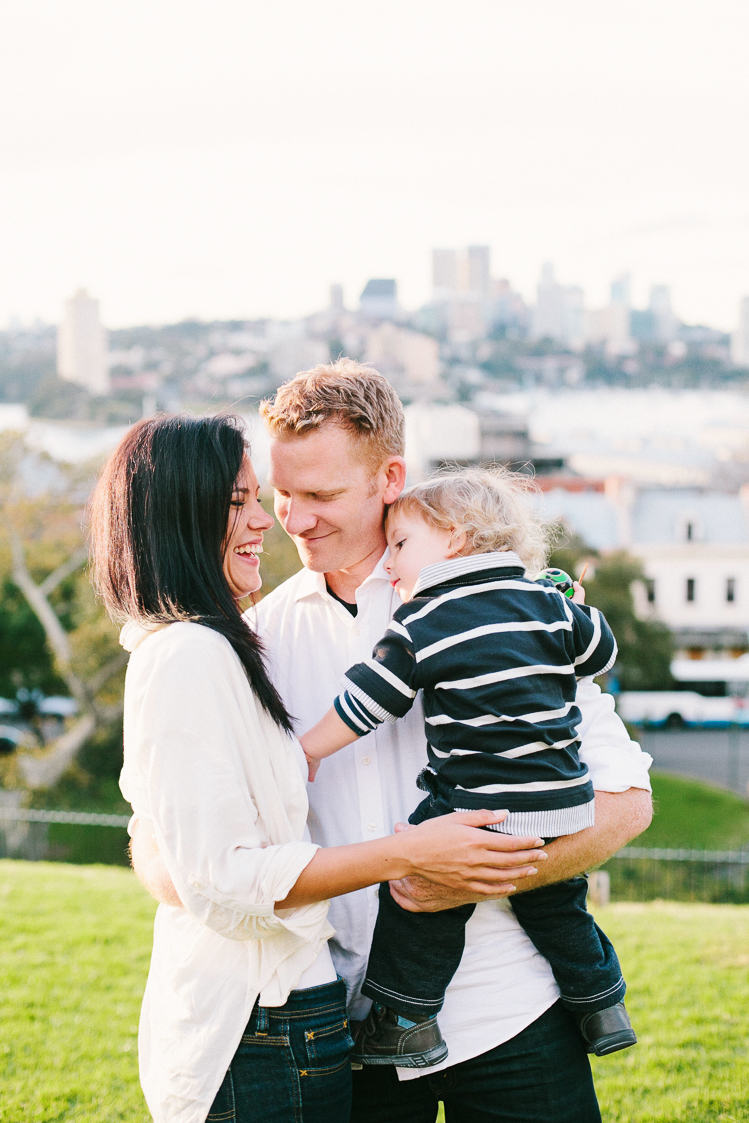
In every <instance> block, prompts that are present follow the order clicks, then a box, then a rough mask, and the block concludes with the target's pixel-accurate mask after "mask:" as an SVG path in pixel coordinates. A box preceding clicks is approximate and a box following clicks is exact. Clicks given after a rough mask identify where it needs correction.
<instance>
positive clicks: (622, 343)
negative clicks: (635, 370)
mask: <svg viewBox="0 0 749 1123" xmlns="http://www.w3.org/2000/svg"><path fill="white" fill-rule="evenodd" d="M585 337H586V341H587V342H588V343H592V344H600V343H604V344H605V345H606V350H607V352H608V353H609V354H610V355H629V354H632V353H633V352H634V351H636V350H637V344H636V343H635V341H634V340H633V339H632V305H631V298H630V278H629V274H626V273H625V274H624V275H623V276H621V277H617V279H616V280H615V281H612V283H611V300H610V301H609V303H608V304H607V305H606V307H605V308H596V309H594V310H592V311H590V312H588V313H587V314H586V317H585Z"/></svg>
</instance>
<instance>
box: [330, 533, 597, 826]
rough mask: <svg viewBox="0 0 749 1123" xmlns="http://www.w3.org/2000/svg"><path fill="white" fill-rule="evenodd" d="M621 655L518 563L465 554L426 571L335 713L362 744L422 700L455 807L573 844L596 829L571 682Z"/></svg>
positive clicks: (593, 618)
mask: <svg viewBox="0 0 749 1123" xmlns="http://www.w3.org/2000/svg"><path fill="white" fill-rule="evenodd" d="M616 653H617V652H616V641H615V639H614V637H613V635H612V633H611V629H610V628H609V626H608V624H607V623H606V621H605V619H604V618H603V616H602V615H601V613H600V612H598V610H597V609H595V608H590V607H588V606H586V605H579V604H573V603H572V602H571V601H570V600H568V599H567V598H566V597H564V596H563V595H562V594H561V593H560V592H558V591H557V589H556V588H555V587H554V586H553V585H552V584H551V583H550V582H535V581H530V580H528V579H527V578H526V577H525V570H524V567H523V565H522V562H521V561H520V558H519V557H518V556H517V554H514V553H511V552H510V551H503V552H500V553H491V554H472V555H470V556H469V557H465V558H455V559H452V560H450V561H445V562H440V563H439V564H437V565H431V566H427V567H426V568H425V569H423V570H422V571H421V573H420V574H419V579H418V581H417V584H416V587H415V589H414V593H413V597H412V599H411V600H410V601H409V602H408V603H407V604H404V605H402V607H400V608H399V609H398V610H397V612H396V613H395V615H394V617H393V619H392V621H391V623H390V626H389V628H388V630H387V632H386V633H385V635H384V636H383V638H382V639H381V640H380V642H379V643H378V644H377V645H376V647H375V649H374V652H373V653H372V658H371V659H367V660H366V661H365V662H363V663H357V665H356V666H354V667H352V668H351V669H350V670H349V671H348V672H347V673H346V676H345V679H344V681H343V687H344V689H343V692H342V693H341V694H340V695H339V697H338V698H337V699H336V701H335V708H336V711H337V712H338V714H339V716H340V717H341V718H342V719H343V721H345V722H346V724H347V725H348V726H349V727H350V728H351V729H352V730H353V731H354V732H355V733H357V734H359V735H360V736H361V735H363V734H365V733H368V732H370V730H372V729H374V728H375V726H377V725H378V724H379V723H380V722H383V721H397V720H398V718H401V717H403V716H404V715H405V714H406V713H407V712H408V710H409V709H410V708H411V706H412V705H413V701H414V698H415V697H416V694H417V692H418V691H419V690H421V691H423V702H424V714H425V719H426V737H427V742H428V753H429V763H430V768H431V770H432V771H433V772H434V773H435V774H436V776H437V777H438V781H437V783H438V786H439V790H440V791H441V792H443V793H447V798H448V801H449V802H450V805H451V806H452V807H454V808H455V809H456V810H458V809H460V810H470V809H473V808H479V807H488V808H507V809H508V810H509V812H510V815H509V818H508V819H507V820H506V821H505V822H504V823H502V824H501V825H500V827H499V829H500V830H502V831H505V832H506V833H511V834H526V833H528V834H532V833H538V834H541V835H543V836H545V837H547V838H548V837H552V836H554V835H559V834H573V833H575V832H576V831H579V830H582V829H583V828H584V827H586V826H590V825H592V823H593V787H592V784H591V782H590V779H589V777H588V770H587V768H586V766H585V765H584V764H582V763H581V761H580V759H579V757H578V741H577V726H578V723H579V721H580V711H579V710H578V708H577V705H576V703H575V696H576V684H577V679H578V678H586V677H587V676H589V675H599V674H602V673H603V672H604V671H607V670H608V669H609V668H610V667H611V666H612V665H613V663H614V661H615V659H616Z"/></svg>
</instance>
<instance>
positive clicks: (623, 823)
mask: <svg viewBox="0 0 749 1123" xmlns="http://www.w3.org/2000/svg"><path fill="white" fill-rule="evenodd" d="M652 816H653V805H652V798H651V795H650V792H647V791H645V790H644V789H643V788H629V789H628V790H627V791H626V792H596V823H595V826H593V827H588V829H587V830H584V831H579V832H578V833H577V834H571V835H566V836H564V837H563V838H558V839H557V840H556V841H555V842H551V843H549V845H548V846H546V847H545V850H546V853H547V856H548V860H547V861H546V862H544V863H543V864H538V866H537V869H538V873H536V874H532V875H530V876H529V877H524V878H522V879H519V880H518V881H516V883H515V884H516V886H517V888H516V892H517V893H526V892H527V891H528V890H529V889H540V888H541V886H542V885H551V884H552V883H553V882H555V881H565V880H566V879H567V878H568V877H576V876H577V875H578V874H581V873H585V871H586V870H589V869H592V868H593V867H594V866H599V865H601V864H602V863H603V862H605V861H606V859H607V858H610V857H611V855H612V854H616V852H617V850H621V848H622V846H625V845H626V844H627V843H628V842H629V841H630V840H631V839H633V838H636V837H637V835H638V834H641V833H642V831H644V830H645V829H646V827H648V826H649V825H650V820H651V819H652ZM390 888H391V892H392V893H393V896H394V898H395V900H396V901H397V902H398V904H399V905H401V906H402V907H403V908H405V909H407V910H409V911H412V912H439V911H441V910H442V909H449V908H454V907H455V906H456V905H462V904H469V903H473V904H476V903H480V902H481V901H486V900H491V899H492V897H491V894H490V893H486V894H484V895H483V896H478V895H477V896H471V897H469V896H464V895H462V894H459V893H456V892H455V891H453V890H446V889H445V888H444V887H443V886H441V885H437V884H435V883H434V882H430V881H426V880H424V879H422V878H405V880H404V881H401V882H396V883H391V887H390ZM514 895H515V894H514V893H513V896H514Z"/></svg>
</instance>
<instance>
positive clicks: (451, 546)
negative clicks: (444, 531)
mask: <svg viewBox="0 0 749 1123" xmlns="http://www.w3.org/2000/svg"><path fill="white" fill-rule="evenodd" d="M467 541H468V535H467V534H466V532H465V531H464V530H461V529H460V527H457V526H454V527H453V528H452V530H451V531H450V540H449V541H448V543H447V555H446V556H447V557H448V558H457V557H458V556H459V555H460V554H462V552H463V550H465V548H466V542H467Z"/></svg>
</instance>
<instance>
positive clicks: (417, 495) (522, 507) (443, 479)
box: [387, 467, 551, 575]
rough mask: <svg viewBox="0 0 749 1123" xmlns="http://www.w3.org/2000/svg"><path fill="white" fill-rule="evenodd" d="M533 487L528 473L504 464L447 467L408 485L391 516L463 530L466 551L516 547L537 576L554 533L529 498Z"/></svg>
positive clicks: (515, 550) (475, 551)
mask: <svg viewBox="0 0 749 1123" xmlns="http://www.w3.org/2000/svg"><path fill="white" fill-rule="evenodd" d="M534 491H535V487H534V485H533V482H532V481H531V480H529V479H528V477H527V476H521V475H519V474H518V473H516V472H510V471H508V470H507V469H506V468H501V467H496V468H459V469H448V470H446V471H444V472H440V474H439V475H437V476H433V477H431V478H430V479H428V480H425V481H424V483H420V484H414V485H413V486H412V487H409V488H406V490H405V491H404V492H402V494H401V495H399V496H398V498H397V499H396V501H395V502H394V503H392V504H391V505H390V507H389V508H388V511H387V518H388V520H390V519H392V518H393V516H394V515H396V514H399V513H402V514H415V515H419V516H420V517H421V518H423V519H424V520H425V521H426V522H428V523H429V524H430V525H431V526H436V527H439V528H440V529H441V530H450V529H452V528H453V527H456V528H457V529H458V530H464V531H465V532H466V536H467V541H466V545H465V549H464V550H463V551H462V553H463V554H464V555H468V554H488V553H492V552H493V551H495V550H514V552H515V553H516V554H517V555H518V557H519V558H520V560H521V561H522V563H523V565H524V566H525V568H526V569H527V570H528V572H529V573H530V574H531V575H533V574H536V573H538V572H539V570H542V569H543V568H544V566H545V565H546V561H547V557H548V553H549V548H550V537H551V534H550V528H549V527H548V526H547V525H546V524H545V523H544V522H543V521H542V519H541V518H540V516H539V515H538V514H537V513H536V511H534V510H533V507H532V506H531V503H530V502H529V493H532V492H534Z"/></svg>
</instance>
